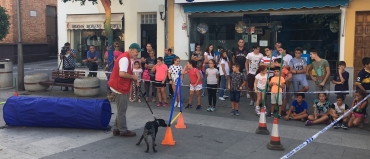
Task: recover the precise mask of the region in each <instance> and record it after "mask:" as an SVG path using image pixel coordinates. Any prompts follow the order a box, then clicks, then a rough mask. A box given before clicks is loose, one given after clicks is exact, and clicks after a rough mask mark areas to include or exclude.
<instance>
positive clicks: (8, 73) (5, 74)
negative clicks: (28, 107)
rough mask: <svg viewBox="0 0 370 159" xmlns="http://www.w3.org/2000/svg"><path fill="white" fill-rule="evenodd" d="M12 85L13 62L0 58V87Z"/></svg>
mask: <svg viewBox="0 0 370 159" xmlns="http://www.w3.org/2000/svg"><path fill="white" fill-rule="evenodd" d="M12 87H13V62H12V61H11V60H10V59H1V60H0V89H6V88H12Z"/></svg>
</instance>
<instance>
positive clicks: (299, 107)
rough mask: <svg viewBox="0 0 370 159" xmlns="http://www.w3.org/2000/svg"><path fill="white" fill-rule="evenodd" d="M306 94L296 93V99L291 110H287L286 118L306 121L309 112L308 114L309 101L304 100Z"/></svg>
mask: <svg viewBox="0 0 370 159" xmlns="http://www.w3.org/2000/svg"><path fill="white" fill-rule="evenodd" d="M304 98H305V95H304V94H303V93H297V94H295V101H293V102H292V106H290V108H289V110H288V111H287V115H286V116H285V120H291V119H293V120H301V121H304V120H305V119H306V118H307V116H308V114H307V108H308V105H307V102H306V101H304Z"/></svg>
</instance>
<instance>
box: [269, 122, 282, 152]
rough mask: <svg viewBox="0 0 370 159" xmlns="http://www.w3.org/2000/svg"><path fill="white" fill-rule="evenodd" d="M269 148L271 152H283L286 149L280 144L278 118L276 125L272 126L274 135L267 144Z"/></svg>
mask: <svg viewBox="0 0 370 159" xmlns="http://www.w3.org/2000/svg"><path fill="white" fill-rule="evenodd" d="M267 148H268V149H269V150H278V151H283V150H284V147H283V145H281V143H280V136H279V128H278V118H274V124H273V125H272V134H271V137H270V142H269V143H267Z"/></svg>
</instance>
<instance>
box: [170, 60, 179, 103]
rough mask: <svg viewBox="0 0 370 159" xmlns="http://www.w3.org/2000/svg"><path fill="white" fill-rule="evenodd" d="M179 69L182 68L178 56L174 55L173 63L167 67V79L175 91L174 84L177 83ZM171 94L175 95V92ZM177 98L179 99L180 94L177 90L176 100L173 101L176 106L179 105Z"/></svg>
mask: <svg viewBox="0 0 370 159" xmlns="http://www.w3.org/2000/svg"><path fill="white" fill-rule="evenodd" d="M181 70H182V66H181V65H180V58H179V57H177V56H176V57H174V58H173V64H172V65H171V66H170V68H169V69H168V79H169V81H170V85H171V86H172V89H173V91H174V92H176V85H177V81H178V80H179V76H180V75H179V72H180V71H181ZM171 86H170V87H171ZM173 95H175V93H174V94H173ZM179 100H180V94H179V91H178V92H177V97H176V102H175V107H176V106H177V107H180V105H179Z"/></svg>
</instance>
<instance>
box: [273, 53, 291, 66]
mask: <svg viewBox="0 0 370 159" xmlns="http://www.w3.org/2000/svg"><path fill="white" fill-rule="evenodd" d="M281 57H282V56H281V55H279V56H277V57H276V58H281ZM292 58H293V57H292V55H290V54H286V55H285V56H284V58H283V60H284V63H283V66H289V63H290V60H292Z"/></svg>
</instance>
